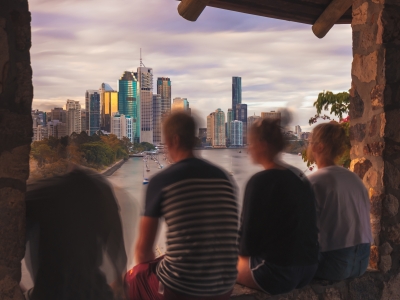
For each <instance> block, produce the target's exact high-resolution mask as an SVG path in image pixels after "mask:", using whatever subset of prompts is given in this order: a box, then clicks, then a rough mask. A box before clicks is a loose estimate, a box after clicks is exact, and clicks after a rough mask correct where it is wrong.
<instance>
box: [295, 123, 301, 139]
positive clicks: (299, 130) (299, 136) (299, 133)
mask: <svg viewBox="0 0 400 300" xmlns="http://www.w3.org/2000/svg"><path fill="white" fill-rule="evenodd" d="M294 133H295V134H296V136H297V138H298V139H301V133H302V132H301V127H300V125H296V126H295V127H294Z"/></svg>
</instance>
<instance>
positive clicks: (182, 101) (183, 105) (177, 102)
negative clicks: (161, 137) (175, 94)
mask: <svg viewBox="0 0 400 300" xmlns="http://www.w3.org/2000/svg"><path fill="white" fill-rule="evenodd" d="M176 111H184V112H187V113H188V114H189V115H190V114H191V110H190V107H189V101H188V100H187V98H174V100H173V101H172V112H176Z"/></svg>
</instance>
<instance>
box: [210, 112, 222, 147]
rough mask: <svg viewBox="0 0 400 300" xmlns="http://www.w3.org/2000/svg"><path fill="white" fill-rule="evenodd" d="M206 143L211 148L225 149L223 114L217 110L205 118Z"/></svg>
mask: <svg viewBox="0 0 400 300" xmlns="http://www.w3.org/2000/svg"><path fill="white" fill-rule="evenodd" d="M207 142H209V143H210V144H211V145H212V147H213V148H225V147H226V136H225V113H224V112H223V111H222V110H221V109H220V108H218V109H217V110H215V112H212V113H211V114H209V115H208V116H207Z"/></svg>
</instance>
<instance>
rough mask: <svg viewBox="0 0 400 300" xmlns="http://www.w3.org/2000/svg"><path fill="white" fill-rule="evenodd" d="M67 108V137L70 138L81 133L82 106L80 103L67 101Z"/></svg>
mask: <svg viewBox="0 0 400 300" xmlns="http://www.w3.org/2000/svg"><path fill="white" fill-rule="evenodd" d="M65 108H66V111H67V122H66V124H67V135H69V136H70V135H71V134H72V133H74V132H75V133H81V131H82V124H81V105H80V104H79V101H75V100H67V104H66V106H65Z"/></svg>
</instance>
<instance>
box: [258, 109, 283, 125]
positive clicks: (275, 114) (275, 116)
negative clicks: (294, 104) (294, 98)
mask: <svg viewBox="0 0 400 300" xmlns="http://www.w3.org/2000/svg"><path fill="white" fill-rule="evenodd" d="M261 118H263V119H270V120H281V113H280V112H279V111H274V110H273V111H270V112H262V113H261ZM279 123H280V122H279Z"/></svg>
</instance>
